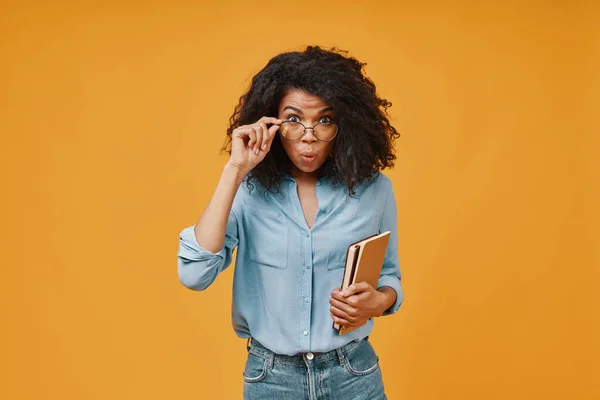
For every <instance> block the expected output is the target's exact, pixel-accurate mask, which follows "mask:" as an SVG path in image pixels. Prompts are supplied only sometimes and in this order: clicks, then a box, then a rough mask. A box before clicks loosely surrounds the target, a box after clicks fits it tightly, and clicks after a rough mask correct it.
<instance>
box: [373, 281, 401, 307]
mask: <svg viewBox="0 0 600 400" xmlns="http://www.w3.org/2000/svg"><path fill="white" fill-rule="evenodd" d="M383 286H389V287H391V288H392V289H394V290H395V291H396V301H395V302H394V304H392V306H391V307H390V308H388V309H387V310H385V311H384V312H383V314H381V315H382V316H383V315H390V314H395V313H397V312H398V310H399V309H400V305H402V301H403V300H404V292H403V291H402V286H401V285H400V279H398V278H397V277H395V276H389V275H383V276H381V277H380V278H379V282H378V284H377V288H378V289H379V288H380V287H383Z"/></svg>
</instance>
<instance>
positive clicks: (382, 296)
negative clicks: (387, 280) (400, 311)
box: [377, 286, 396, 317]
mask: <svg viewBox="0 0 600 400" xmlns="http://www.w3.org/2000/svg"><path fill="white" fill-rule="evenodd" d="M377 293H379V306H378V308H377V316H378V317H381V316H382V315H383V313H385V312H386V311H387V310H388V309H389V308H390V307H391V306H392V305H393V304H394V303H395V302H396V291H395V290H394V289H392V288H391V287H388V286H383V287H380V288H379V289H377Z"/></svg>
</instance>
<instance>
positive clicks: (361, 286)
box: [342, 282, 371, 297]
mask: <svg viewBox="0 0 600 400" xmlns="http://www.w3.org/2000/svg"><path fill="white" fill-rule="evenodd" d="M369 288H371V285H369V284H368V283H367V282H358V283H353V284H352V285H350V286H348V287H347V288H346V289H344V290H342V296H344V297H348V296H352V295H353V294H356V293H361V292H366V291H367V290H369Z"/></svg>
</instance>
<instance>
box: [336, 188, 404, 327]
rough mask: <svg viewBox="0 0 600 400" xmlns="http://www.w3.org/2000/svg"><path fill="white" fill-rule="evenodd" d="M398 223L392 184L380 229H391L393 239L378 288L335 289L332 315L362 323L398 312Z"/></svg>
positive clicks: (349, 324)
mask: <svg viewBox="0 0 600 400" xmlns="http://www.w3.org/2000/svg"><path fill="white" fill-rule="evenodd" d="M397 225H398V223H397V210H396V199H395V196H394V192H393V189H392V187H391V185H390V186H389V189H388V195H387V199H386V202H385V206H384V211H383V215H382V218H381V223H380V228H379V232H385V231H390V232H391V235H390V241H389V244H388V248H387V251H386V254H385V258H384V261H383V266H382V269H381V274H380V277H379V282H378V284H377V290H375V288H373V287H372V286H371V285H369V284H368V283H366V282H359V283H355V284H352V285H350V286H349V287H348V288H347V289H346V290H344V291H343V292H342V291H340V289H339V288H335V289H334V290H333V292H332V293H331V298H330V299H329V303H330V304H331V309H330V312H331V317H332V318H333V320H334V321H335V322H336V323H338V324H340V325H343V326H347V327H353V326H362V325H364V324H365V323H366V322H367V321H368V320H369V319H370V318H373V317H380V316H383V315H389V314H393V313H396V312H397V311H398V309H399V308H400V305H401V304H402V300H403V299H404V293H403V291H402V286H401V285H400V279H401V274H400V264H399V261H398V226H397Z"/></svg>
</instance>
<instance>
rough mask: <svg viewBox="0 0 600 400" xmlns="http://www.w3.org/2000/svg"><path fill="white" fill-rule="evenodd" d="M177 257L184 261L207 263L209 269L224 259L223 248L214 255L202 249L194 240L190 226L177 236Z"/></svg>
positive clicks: (192, 229) (194, 235) (192, 227)
mask: <svg viewBox="0 0 600 400" xmlns="http://www.w3.org/2000/svg"><path fill="white" fill-rule="evenodd" d="M178 256H179V258H181V259H183V260H186V261H209V263H208V266H209V267H210V266H212V265H214V264H215V263H217V262H219V261H220V260H222V259H224V258H225V246H223V248H222V249H221V250H219V251H218V252H216V253H212V252H210V251H208V250H206V249H204V248H202V247H201V246H200V245H199V244H198V240H196V234H195V233H194V226H190V227H188V228H185V229H184V230H182V231H181V233H180V234H179V253H178ZM210 261H212V262H210Z"/></svg>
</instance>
